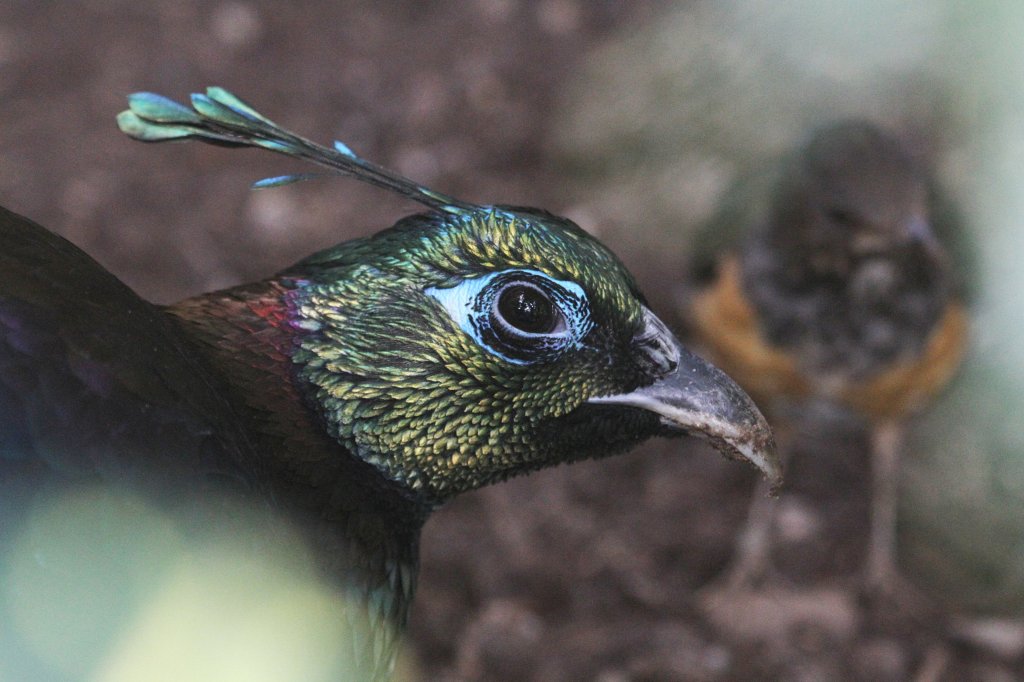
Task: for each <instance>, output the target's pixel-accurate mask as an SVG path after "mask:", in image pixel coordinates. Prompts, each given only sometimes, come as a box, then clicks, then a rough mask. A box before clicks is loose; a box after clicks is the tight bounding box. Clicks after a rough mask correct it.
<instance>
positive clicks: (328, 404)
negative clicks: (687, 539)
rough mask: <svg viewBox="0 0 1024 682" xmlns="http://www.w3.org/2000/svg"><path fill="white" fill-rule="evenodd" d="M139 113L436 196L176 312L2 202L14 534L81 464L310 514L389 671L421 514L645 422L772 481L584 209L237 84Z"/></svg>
mask: <svg viewBox="0 0 1024 682" xmlns="http://www.w3.org/2000/svg"><path fill="white" fill-rule="evenodd" d="M129 106H130V109H129V110H128V111H125V112H122V113H121V115H120V116H118V122H119V124H120V126H121V128H122V129H123V130H124V131H125V132H126V133H128V134H129V135H131V136H133V137H135V138H137V139H140V140H144V141H149V142H160V141H166V140H180V139H187V138H195V139H199V140H203V141H207V142H212V143H215V144H226V145H229V146H255V147H260V148H264V149H269V150H271V151H275V152H279V153H283V154H287V155H290V156H296V157H299V158H303V159H307V160H310V161H312V162H314V163H317V164H320V165H322V166H325V167H327V168H329V169H330V170H331V171H332V172H334V173H338V174H342V175H349V176H352V177H355V178H357V179H360V180H363V181H365V182H369V183H371V184H374V185H377V186H381V187H385V188H387V189H390V190H392V191H394V192H397V193H399V194H401V195H403V196H406V197H409V198H412V199H414V200H416V201H418V202H419V203H421V204H423V205H425V206H427V207H428V208H429V209H430V211H429V212H428V213H425V214H421V215H414V216H410V217H408V218H405V219H403V220H401V221H399V223H398V224H396V225H395V226H393V227H391V228H390V229H387V230H384V231H382V232H380V233H378V234H376V235H374V236H372V237H369V238H366V239H358V240H354V241H351V242H348V243H345V244H340V245H338V246H336V247H333V248H330V249H326V250H324V251H322V252H320V253H318V254H315V255H313V256H310V257H309V258H307V259H305V260H303V261H301V262H299V263H297V264H296V265H294V266H292V267H290V268H288V269H286V270H284V271H283V272H281V273H279V274H277V275H275V276H273V277H270V278H268V279H266V280H263V281H260V282H255V283H251V284H245V285H241V286H237V287H234V288H231V289H227V290H224V291H218V292H212V293H209V294H204V295H201V296H198V297H195V298H192V299H188V300H185V301H182V302H180V303H178V304H175V305H172V306H169V307H167V308H160V307H158V306H154V305H151V304H149V303H147V302H146V301H143V300H142V299H140V298H139V297H138V296H136V295H135V294H134V293H133V292H131V291H130V290H129V289H128V288H127V287H125V286H124V285H123V284H121V283H120V282H119V281H117V279H116V278H115V277H113V275H111V274H110V273H108V272H106V271H105V270H103V268H101V267H100V266H99V265H98V264H96V263H95V262H94V261H92V260H91V259H90V258H88V256H86V255H85V254H83V253H82V252H81V251H79V250H78V249H76V248H75V247H74V246H72V245H71V244H70V243H68V242H66V241H65V240H63V239H61V238H59V237H57V236H55V235H53V234H51V233H49V232H47V231H46V230H44V229H43V228H41V227H40V226H38V225H36V224H34V223H32V222H31V221H29V220H27V219H25V218H21V217H20V216H16V215H14V214H12V213H8V212H3V213H2V214H0V420H2V422H0V424H2V428H0V434H3V435H2V436H0V438H2V441H0V442H2V444H3V445H4V450H3V452H2V453H0V481H3V482H4V485H5V486H7V487H9V488H10V489H12V490H17V491H18V496H20V497H16V496H4V495H0V497H4V498H5V499H4V503H5V504H8V503H9V506H10V508H11V511H10V513H9V514H6V516H7V518H8V519H10V520H11V521H12V524H9V525H7V526H5V527H15V526H16V524H17V522H18V521H19V519H20V518H21V517H22V516H23V515H24V513H25V511H24V510H25V509H27V508H28V507H29V506H30V505H31V499H32V498H33V496H34V495H35V491H37V490H39V489H40V488H43V487H57V488H68V487H73V486H74V485H76V484H77V483H78V482H83V481H85V482H89V483H90V484H99V485H105V486H107V487H109V488H110V489H113V490H130V491H133V492H137V493H140V494H144V495H145V496H146V497H147V498H148V499H154V500H157V501H158V502H159V503H160V504H161V506H162V507H163V508H167V509H171V510H173V511H174V512H175V513H177V514H179V515H183V516H185V517H186V518H191V517H194V518H193V523H194V524H196V525H200V524H203V523H221V522H222V519H220V518H219V517H217V515H216V514H214V515H213V518H212V519H211V517H210V516H209V515H202V514H199V513H198V512H196V511H194V509H195V508H197V507H199V506H202V505H200V504H199V503H200V501H205V500H208V499H220V498H219V497H218V496H223V495H227V496H229V497H230V498H231V499H236V498H237V499H242V500H245V501H247V502H248V503H251V504H255V505H256V506H257V507H259V508H260V509H266V510H268V511H269V512H270V513H273V514H275V515H278V516H281V517H284V518H286V519H287V520H289V521H290V522H292V523H293V524H295V525H296V526H297V527H298V528H300V529H301V531H302V532H303V534H304V536H305V539H306V541H307V542H308V543H309V544H310V546H311V547H313V548H314V550H315V552H316V555H317V564H318V567H319V570H320V573H321V574H322V575H323V577H325V578H326V579H328V580H330V581H331V582H332V583H333V584H334V585H336V586H337V588H338V589H339V590H340V591H341V592H342V593H343V594H344V595H346V596H347V597H348V598H349V602H350V604H349V606H348V607H347V610H346V615H345V618H346V619H347V620H348V621H349V624H350V625H351V626H352V628H351V631H352V632H353V635H352V636H351V638H350V639H349V641H347V642H341V643H339V647H340V648H347V649H349V650H350V651H351V659H352V661H353V664H352V665H353V672H352V673H351V676H353V677H354V678H356V679H368V680H377V679H385V678H386V677H387V676H388V674H389V672H388V671H389V670H390V669H391V666H392V664H393V661H394V651H395V642H396V639H397V634H398V633H399V632H400V631H401V628H402V627H403V625H404V624H405V621H406V618H407V613H408V607H409V602H410V599H411V597H412V594H413V589H414V583H415V574H416V565H417V544H418V541H419V531H420V527H421V526H422V524H423V522H424V520H425V519H426V518H427V515H428V514H429V512H430V511H431V510H432V509H434V508H435V507H437V506H438V505H439V504H441V503H443V502H444V501H445V500H447V499H449V498H451V497H452V496H453V495H455V494H457V493H459V492H462V491H466V490H471V489H473V488H477V487H479V486H481V485H485V484H488V483H492V482H496V481H500V480H502V479H505V478H508V477H509V476H514V475H517V474H521V473H525V472H528V471H532V470H534V469H537V468H540V467H544V466H550V465H554V464H558V463H562V462H571V461H575V460H578V459H583V458H589V457H602V456H606V455H610V454H613V453H616V452H621V451H623V450H626V449H628V448H629V447H631V446H632V445H634V444H636V443H638V442H640V441H641V440H643V439H645V438H648V437H650V436H655V435H684V434H689V435H695V436H701V437H704V438H707V439H708V440H710V442H712V444H714V445H715V446H716V447H719V448H720V449H722V451H723V452H724V453H725V454H727V455H730V456H733V457H739V458H745V459H748V460H750V461H751V462H753V463H755V464H756V465H758V466H759V467H761V468H762V469H763V470H764V471H765V473H766V474H768V475H769V476H770V477H772V478H773V479H777V478H778V473H779V472H778V468H777V465H776V462H775V460H774V459H773V457H774V454H773V451H772V447H773V446H772V436H771V432H770V430H769V429H768V427H767V425H766V423H765V422H764V419H763V417H762V416H761V415H760V413H759V412H757V409H756V408H755V407H754V406H753V403H752V402H751V401H750V399H749V398H748V397H747V396H746V395H745V394H744V393H743V392H742V391H741V390H740V389H738V388H737V387H736V386H735V384H733V382H732V381H731V380H729V379H728V377H726V376H725V375H724V374H723V373H722V372H721V371H719V370H717V369H716V368H714V367H711V366H710V365H708V364H707V363H705V362H704V361H702V360H700V359H699V358H697V357H696V356H694V355H692V354H691V353H690V352H689V351H688V350H686V349H685V348H683V347H682V346H681V345H680V344H679V343H678V341H676V339H675V338H674V337H673V336H672V335H671V333H670V332H669V331H668V330H667V328H666V327H665V326H664V325H663V324H662V323H661V322H659V321H658V320H657V318H656V317H655V316H654V314H653V313H652V312H651V311H650V310H649V309H648V308H647V306H646V303H645V302H644V299H643V297H642V296H641V294H640V293H639V291H638V290H637V288H636V284H635V282H634V280H633V278H632V277H631V276H630V275H629V273H628V272H627V271H626V269H625V267H624V266H623V265H622V264H621V263H620V262H619V260H618V259H617V258H616V257H615V256H614V255H613V254H612V253H611V252H610V251H608V250H607V249H606V248H605V247H604V246H602V245H601V244H599V243H598V242H597V241H596V240H594V239H593V238H592V237H590V236H588V235H587V234H586V233H585V232H584V231H583V230H581V229H580V228H579V227H577V226H576V225H574V224H572V223H571V222H570V221H568V220H565V219H564V218H558V217H556V216H552V215H550V214H548V213H545V212H543V211H540V210H536V209H526V208H514V207H503V206H477V205H474V204H471V203H468V202H464V201H461V200H458V199H454V198H452V197H448V196H445V195H443V194H441V193H438V192H435V191H433V190H430V189H427V188H424V187H421V186H420V185H417V184H416V183H414V182H412V181H410V180H408V179H406V178H402V177H401V176H398V175H396V174H394V173H391V172H390V171H387V170H385V169H382V168H380V167H378V166H375V165H373V164H371V163H369V162H367V161H365V160H363V159H361V158H359V157H358V156H356V155H355V154H354V153H353V152H352V151H351V150H350V149H349V148H348V147H347V146H345V145H343V144H341V143H335V145H334V147H333V148H328V147H323V146H320V145H317V144H316V143H313V142H310V141H308V140H305V139H304V138H301V137H299V136H297V135H295V134H293V133H290V132H288V131H286V130H284V129H282V128H280V127H279V126H277V125H276V124H274V123H273V122H271V121H270V120H269V119H267V118H266V117H264V116H262V115H261V114H259V113H257V112H256V111H255V110H254V109H253V108H252V107H250V106H249V105H247V104H245V103H243V102H242V101H241V100H239V99H238V98H237V97H235V96H234V95H232V94H231V93H228V92H227V91H225V90H223V89H221V88H210V89H209V90H208V91H207V93H206V94H205V95H194V96H193V97H192V106H193V108H192V109H189V108H187V107H184V106H182V105H179V104H177V103H175V102H173V101H171V100H168V99H166V98H163V97H161V96H158V95H153V94H150V93H140V94H135V95H132V96H131V97H130V98H129ZM305 177H307V176H306V175H298V176H287V177H282V178H272V179H269V180H267V181H262V182H260V183H257V186H258V187H269V186H277V185H281V184H286V183H287V182H290V181H294V180H298V179H303V178H305ZM190 515H191V517H190ZM9 541H10V538H9V537H5V536H4V531H3V530H0V544H3V543H7V542H9ZM0 622H3V619H2V618H0ZM2 636H3V632H2V626H0V637H2Z"/></svg>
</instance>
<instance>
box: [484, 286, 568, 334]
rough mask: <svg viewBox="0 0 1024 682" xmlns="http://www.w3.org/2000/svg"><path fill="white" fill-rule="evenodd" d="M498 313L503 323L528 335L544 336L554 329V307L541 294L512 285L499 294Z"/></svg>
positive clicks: (532, 289)
mask: <svg viewBox="0 0 1024 682" xmlns="http://www.w3.org/2000/svg"><path fill="white" fill-rule="evenodd" d="M498 312H499V313H501V316H502V317H504V318H505V321H506V322H508V323H509V324H510V325H512V326H513V327H515V328H516V329H519V330H521V331H524V332H527V333H529V334H546V333H548V332H550V331H551V330H552V329H554V328H555V322H556V321H557V320H556V318H555V307H554V306H553V305H552V304H551V301H550V300H548V297H547V296H545V295H544V293H543V292H541V291H539V290H537V289H534V288H533V287H528V286H524V285H522V284H513V285H512V286H510V287H508V288H507V289H505V290H504V291H502V292H501V296H500V297H499V298H498Z"/></svg>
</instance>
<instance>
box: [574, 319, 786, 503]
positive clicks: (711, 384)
mask: <svg viewBox="0 0 1024 682" xmlns="http://www.w3.org/2000/svg"><path fill="white" fill-rule="evenodd" d="M648 319H649V321H648V325H647V327H648V331H647V332H646V333H645V334H644V335H643V340H644V341H646V342H647V343H646V346H647V348H646V350H647V352H652V349H653V352H656V353H657V354H658V355H659V362H658V363H657V364H660V366H661V367H662V368H663V370H664V371H665V373H664V374H663V375H662V376H661V377H660V378H658V379H657V380H656V381H655V382H654V383H652V384H650V385H648V386H644V387H642V388H638V389H636V390H634V391H632V392H630V393H624V394H620V395H610V396H601V397H596V398H591V399H590V400H589V401H588V402H590V403H596V404H613V405H627V406H632V407H637V408H641V409H644V410H649V411H650V412H654V413H655V414H657V415H658V416H660V417H661V423H662V425H663V426H664V427H665V428H666V431H667V433H668V434H670V435H671V434H685V435H690V436H697V437H700V438H703V439H705V440H707V441H709V442H710V443H711V445H712V446H714V447H715V449H717V450H719V451H720V452H721V453H722V454H724V455H726V456H727V457H730V458H732V459H741V460H746V461H748V462H750V463H751V464H753V465H754V466H756V467H757V468H758V469H760V470H761V472H762V473H763V474H764V476H765V478H767V479H768V481H769V483H770V484H771V486H772V488H773V489H774V488H775V487H777V486H778V485H779V484H781V482H782V466H781V464H780V462H779V459H778V456H777V455H776V452H775V438H774V437H773V435H772V430H771V427H770V426H768V422H767V421H765V418H764V416H763V415H762V414H761V412H760V411H759V410H758V409H757V406H756V405H754V401H753V400H751V399H750V396H748V395H747V394H746V393H745V392H744V391H743V389H741V388H740V387H739V386H737V385H736V382H734V381H733V380H732V379H730V378H729V377H728V376H726V374H725V372H723V371H722V370H720V369H718V368H717V367H715V366H714V365H712V364H711V363H709V362H707V361H706V360H703V359H701V358H699V357H698V356H696V355H694V354H693V353H692V352H690V351H689V350H687V349H686V348H685V347H683V346H682V345H681V344H680V343H679V341H678V340H676V338H675V336H673V335H672V334H671V332H669V331H668V330H667V329H666V328H665V327H664V325H663V324H662V323H661V322H660V321H658V320H657V318H656V317H654V315H653V314H650V313H649V318H648ZM654 323H656V326H657V327H660V329H658V330H657V332H658V333H657V334H656V335H655V334H652V333H651V332H650V328H651V327H652V326H655V325H654ZM655 338H657V342H656V343H650V342H651V341H652V340H654V339H655ZM666 357H667V358H668V359H667V360H666Z"/></svg>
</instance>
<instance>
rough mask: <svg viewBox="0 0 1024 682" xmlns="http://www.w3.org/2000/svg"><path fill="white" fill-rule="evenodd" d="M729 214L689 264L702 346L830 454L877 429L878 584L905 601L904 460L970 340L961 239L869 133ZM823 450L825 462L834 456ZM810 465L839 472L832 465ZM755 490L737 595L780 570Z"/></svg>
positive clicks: (734, 198) (752, 189)
mask: <svg viewBox="0 0 1024 682" xmlns="http://www.w3.org/2000/svg"><path fill="white" fill-rule="evenodd" d="M757 175H758V176H757V177H753V178H747V179H746V181H745V182H741V183H740V185H739V186H737V187H736V188H735V189H734V190H733V191H731V192H730V193H728V194H727V195H726V197H725V198H724V199H723V207H722V209H721V210H720V212H719V213H718V215H717V216H716V217H715V218H714V219H713V220H712V221H711V222H710V223H709V224H708V226H707V227H706V229H705V231H704V232H703V234H702V235H701V238H700V240H699V241H698V244H697V246H696V248H695V249H694V251H695V255H694V259H693V261H692V263H691V269H690V275H689V277H690V279H691V280H692V283H693V286H694V288H695V289H696V291H695V292H693V293H692V295H691V296H690V297H689V298H688V300H687V301H686V302H685V305H686V306H687V316H688V317H689V319H690V321H691V324H692V327H693V332H694V335H695V336H696V338H697V339H698V340H699V342H700V343H701V344H702V345H703V347H704V348H706V349H707V352H708V353H709V355H710V357H713V358H716V359H717V360H718V362H720V363H721V364H722V365H723V366H724V367H726V368H728V370H729V371H731V372H732V373H733V374H734V376H736V377H737V380H738V381H739V382H740V383H741V384H742V385H744V386H745V387H746V388H747V389H748V390H749V391H750V392H751V394H752V395H753V396H754V397H755V400H757V401H759V404H761V405H763V406H765V407H766V408H767V409H768V410H769V411H770V414H771V415H772V417H773V418H774V419H775V420H776V423H779V424H784V425H785V426H784V429H785V431H787V432H788V435H787V436H786V438H785V439H786V441H787V443H788V445H789V447H793V446H794V441H795V440H798V439H797V438H796V434H798V433H801V432H808V431H810V432H812V433H813V432H815V431H817V432H818V434H817V436H816V438H817V441H818V443H827V442H828V438H827V436H822V435H821V432H822V430H824V431H825V432H826V433H827V431H828V430H829V429H833V430H838V431H839V432H842V430H843V429H842V425H843V422H844V421H846V422H852V424H851V425H852V426H854V427H856V426H866V427H867V429H869V431H870V438H869V440H870V449H871V457H872V485H873V490H874V492H873V495H872V510H871V534H870V539H869V543H868V550H867V552H868V554H867V561H866V571H865V572H866V575H865V578H866V581H867V584H868V585H870V586H871V587H872V588H874V589H880V590H886V591H888V592H889V593H895V591H896V590H897V589H898V586H897V584H896V571H895V546H894V543H895V524H896V505H897V490H898V482H899V455H900V453H901V451H902V450H903V441H904V436H905V428H906V424H907V421H908V420H909V419H910V418H911V417H912V416H914V415H915V414H916V413H917V412H919V411H920V410H921V409H923V408H924V407H925V406H926V405H927V404H928V402H929V401H930V400H931V399H932V398H933V397H934V396H935V395H936V394H937V393H938V392H939V391H940V390H941V389H942V388H943V387H944V386H945V384H946V383H947V382H948V381H949V380H950V378H951V377H952V376H953V374H954V372H955V371H956V369H957V368H958V366H959V365H960V362H961V360H962V358H963V355H964V351H965V348H966V344H967V338H968V314H967V310H966V302H965V299H964V291H963V286H962V280H961V275H960V274H959V272H958V270H957V267H958V266H960V265H961V259H959V258H958V256H957V254H956V252H951V251H950V250H949V248H950V246H953V247H955V246H957V245H958V244H959V243H961V242H962V241H963V239H962V237H961V236H960V235H958V234H957V230H961V231H962V229H963V228H962V226H958V225H957V224H956V223H955V220H954V219H955V216H954V214H953V212H952V211H951V210H950V209H949V208H948V207H943V206H942V205H941V203H940V200H939V198H938V196H939V193H938V190H937V188H936V187H935V186H934V182H933V181H931V180H930V179H929V177H928V175H927V173H926V171H925V170H924V169H923V168H921V167H920V165H919V164H918V163H917V162H915V161H914V160H913V159H912V158H911V156H910V155H909V153H908V152H907V151H906V149H905V148H904V147H903V146H902V145H901V144H900V143H899V142H898V141H897V140H896V139H895V138H894V137H892V136H891V135H889V134H888V133H886V132H884V131H883V130H881V129H880V128H878V127H877V126H875V125H873V124H871V123H870V122H867V121H861V120H853V121H844V122H840V123H835V124H831V125H828V126H825V127H824V128H822V129H821V130H819V131H817V132H816V133H815V134H814V135H813V136H812V137H811V139H810V140H809V141H808V142H806V143H805V144H804V145H803V146H802V147H801V148H800V149H799V150H797V151H795V152H794V153H793V154H792V155H790V157H789V158H787V159H785V160H783V161H781V162H780V163H779V166H778V168H776V169H773V170H772V171H765V172H763V173H760V174H757ZM826 449H827V447H826ZM813 456H828V453H827V451H825V452H820V453H814V454H813ZM766 493H767V491H766V490H765V489H763V488H759V490H758V492H757V493H756V496H755V500H754V502H753V504H752V506H751V514H750V518H749V520H748V523H747V526H746V528H745V529H744V530H743V532H742V533H741V536H740V538H739V541H738V548H737V558H736V562H735V565H734V566H733V568H732V575H731V576H730V578H729V582H730V583H731V584H732V585H733V586H734V587H739V586H744V587H750V586H751V585H752V584H753V583H755V582H757V581H758V580H759V579H760V578H762V577H764V576H763V574H764V572H765V570H766V568H767V564H768V563H769V557H770V554H771V531H772V526H773V519H774V510H775V504H774V502H773V501H771V500H768V498H767V496H766Z"/></svg>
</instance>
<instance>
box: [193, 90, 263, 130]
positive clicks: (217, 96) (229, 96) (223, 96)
mask: <svg viewBox="0 0 1024 682" xmlns="http://www.w3.org/2000/svg"><path fill="white" fill-rule="evenodd" d="M206 96H207V97H209V98H210V99H212V100H214V101H215V102H220V103H221V104H223V105H224V106H226V107H228V108H230V109H233V110H234V111H236V112H237V113H239V114H242V115H243V116H247V117H249V118H250V119H252V120H256V121H262V122H263V123H266V124H267V125H271V126H273V125H276V124H275V123H274V122H273V121H271V120H270V119H269V118H266V117H265V116H264V115H263V114H261V113H260V112H258V111H256V110H255V109H253V108H252V107H251V106H249V105H248V104H246V103H245V102H243V101H242V100H241V98H239V97H236V96H235V95H234V94H233V93H230V92H228V91H227V90H225V89H224V88H220V87H217V86H212V87H209V88H206Z"/></svg>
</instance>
